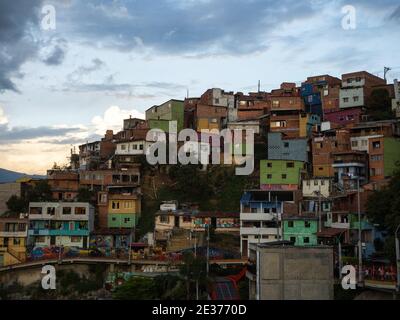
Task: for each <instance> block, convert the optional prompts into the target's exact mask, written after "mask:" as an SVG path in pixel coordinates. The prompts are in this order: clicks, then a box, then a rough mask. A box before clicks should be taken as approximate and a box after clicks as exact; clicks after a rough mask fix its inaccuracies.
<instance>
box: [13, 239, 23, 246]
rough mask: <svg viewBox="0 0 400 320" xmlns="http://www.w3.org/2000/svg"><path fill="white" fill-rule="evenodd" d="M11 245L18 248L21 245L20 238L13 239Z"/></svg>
mask: <svg viewBox="0 0 400 320" xmlns="http://www.w3.org/2000/svg"><path fill="white" fill-rule="evenodd" d="M13 244H14V246H19V245H20V244H21V239H20V238H14V239H13Z"/></svg>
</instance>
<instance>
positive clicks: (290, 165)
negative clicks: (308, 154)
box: [286, 162, 294, 168]
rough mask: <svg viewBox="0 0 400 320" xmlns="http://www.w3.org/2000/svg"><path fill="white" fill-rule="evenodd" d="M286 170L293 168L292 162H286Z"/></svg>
mask: <svg viewBox="0 0 400 320" xmlns="http://www.w3.org/2000/svg"><path fill="white" fill-rule="evenodd" d="M286 168H294V162H287V163H286Z"/></svg>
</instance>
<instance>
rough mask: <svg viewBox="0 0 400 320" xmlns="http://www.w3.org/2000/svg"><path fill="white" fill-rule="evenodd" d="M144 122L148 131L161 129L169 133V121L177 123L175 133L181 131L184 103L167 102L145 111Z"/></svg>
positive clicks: (180, 101)
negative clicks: (147, 124) (148, 127)
mask: <svg viewBox="0 0 400 320" xmlns="http://www.w3.org/2000/svg"><path fill="white" fill-rule="evenodd" d="M146 120H147V121H148V123H149V126H150V129H161V130H163V131H164V132H169V123H170V121H176V122H177V131H178V132H179V131H181V130H182V129H183V121H184V102H183V101H182V100H174V99H172V100H169V101H167V102H165V103H163V104H161V105H159V106H153V107H151V108H150V109H148V110H146Z"/></svg>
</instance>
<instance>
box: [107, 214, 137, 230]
mask: <svg viewBox="0 0 400 320" xmlns="http://www.w3.org/2000/svg"><path fill="white" fill-rule="evenodd" d="M138 218H139V217H138V215H136V214H125V213H122V214H119V213H113V214H109V215H108V217H107V219H108V221H107V222H108V227H109V228H118V229H123V228H128V229H131V228H133V227H134V226H136V225H137V222H138Z"/></svg>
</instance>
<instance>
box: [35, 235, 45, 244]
mask: <svg viewBox="0 0 400 320" xmlns="http://www.w3.org/2000/svg"><path fill="white" fill-rule="evenodd" d="M35 240H36V241H35V242H36V243H45V242H46V237H44V236H40V237H36V238H35Z"/></svg>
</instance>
